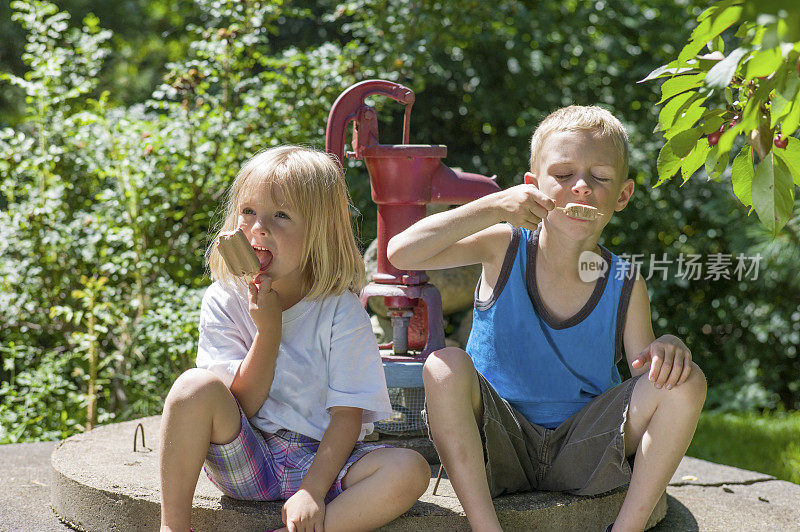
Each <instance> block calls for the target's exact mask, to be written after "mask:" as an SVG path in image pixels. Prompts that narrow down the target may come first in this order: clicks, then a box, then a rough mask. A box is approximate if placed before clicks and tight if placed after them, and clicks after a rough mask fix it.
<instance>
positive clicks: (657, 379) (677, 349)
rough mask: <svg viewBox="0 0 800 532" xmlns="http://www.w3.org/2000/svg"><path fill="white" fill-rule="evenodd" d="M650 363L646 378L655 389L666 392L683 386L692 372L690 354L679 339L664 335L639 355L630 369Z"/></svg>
mask: <svg viewBox="0 0 800 532" xmlns="http://www.w3.org/2000/svg"><path fill="white" fill-rule="evenodd" d="M648 362H650V372H649V374H648V378H649V379H650V382H652V383H653V384H654V386H655V387H656V388H661V387H662V386H665V385H666V388H667V390H671V389H672V388H674V387H675V386H678V385H680V384H683V383H684V382H685V381H686V379H688V378H689V374H690V373H691V372H692V352H691V351H689V348H688V347H686V344H684V343H683V342H682V341H681V340H680V338H677V337H676V336H672V335H671V334H666V335H664V336H662V337H661V338H658V339H656V340H655V341H654V342H653V343H652V344H650V345H648V346H647V347H646V348H645V349H644V351H642V352H641V353H639V356H637V357H636V358H635V359H634V360H633V362H631V367H633V368H634V369H639V368H641V367H643V366H645V365H646V364H647V363H648Z"/></svg>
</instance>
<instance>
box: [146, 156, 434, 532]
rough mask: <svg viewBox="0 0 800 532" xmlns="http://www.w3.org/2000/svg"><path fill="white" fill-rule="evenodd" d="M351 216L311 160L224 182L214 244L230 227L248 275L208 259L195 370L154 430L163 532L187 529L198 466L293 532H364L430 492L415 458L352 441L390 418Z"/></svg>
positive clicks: (251, 165)
mask: <svg viewBox="0 0 800 532" xmlns="http://www.w3.org/2000/svg"><path fill="white" fill-rule="evenodd" d="M349 206H350V203H349V197H348V194H347V188H346V185H345V182H344V176H343V174H342V170H341V169H340V167H339V166H338V165H337V164H336V162H335V161H334V160H332V159H331V158H330V157H329V156H328V155H326V154H325V153H322V152H318V151H315V150H312V149H307V148H301V147H295V146H286V147H280V148H273V149H270V150H267V151H264V152H262V153H260V154H258V155H256V156H255V157H253V158H252V159H250V160H249V161H248V162H247V163H246V164H245V165H244V167H243V168H242V169H241V171H240V172H239V174H238V175H237V176H236V179H235V181H234V182H233V185H232V186H231V188H230V190H229V193H228V199H227V208H226V215H225V219H224V222H223V225H222V228H221V231H229V230H234V229H236V228H237V227H238V228H241V229H242V230H243V231H244V234H245V236H246V237H247V238H248V240H249V241H250V243H251V245H252V246H253V249H254V250H255V251H256V254H257V255H258V258H259V262H260V263H261V270H260V272H259V274H258V275H256V277H255V279H252V280H250V281H249V282H247V283H245V281H240V280H237V279H235V278H234V277H233V275H232V274H231V272H230V271H228V270H227V267H226V266H225V264H224V261H223V259H222V257H221V256H220V254H219V252H218V251H217V249H216V245H215V244H212V245H211V246H210V247H209V251H208V253H207V259H208V263H209V267H210V270H211V277H212V279H213V280H214V281H215V282H214V283H213V284H212V285H211V286H210V287H209V288H208V290H207V291H206V293H205V296H204V297H203V303H202V307H201V311H200V342H199V349H198V354H197V366H198V368H196V369H190V370H188V371H186V372H185V373H183V374H182V375H181V376H180V377H178V379H177V380H176V381H175V384H174V385H173V386H172V389H171V390H170V392H169V395H168V396H167V399H166V402H165V405H164V414H163V418H162V422H161V441H160V457H159V459H160V470H161V530H162V531H164V530H174V531H177V530H180V531H186V530H189V525H190V523H189V514H190V511H191V508H192V499H193V496H194V489H195V486H196V483H197V479H198V474H199V472H200V469H201V467H203V466H204V469H205V471H206V474H207V475H208V477H209V478H210V479H211V481H212V482H213V483H214V484H215V485H216V486H217V487H219V489H220V490H221V491H222V492H223V493H225V494H226V495H228V496H230V497H234V498H237V499H246V500H264V501H269V500H277V499H288V500H287V501H286V503H285V504H284V505H283V513H282V518H283V522H284V523H285V524H286V528H285V529H281V530H287V529H288V530H291V531H294V530H297V531H319V530H323V527H324V529H325V530H326V531H327V532H332V531H335V530H369V529H373V528H377V527H379V526H382V525H384V524H386V523H388V522H389V521H391V520H392V519H394V518H395V517H397V516H399V515H401V514H402V513H404V512H405V511H406V510H407V509H408V508H410V507H411V505H412V504H414V502H415V501H416V500H417V499H418V498H419V496H420V495H422V493H423V492H424V491H425V489H426V488H427V486H428V482H429V480H430V469H429V466H428V463H427V462H426V461H425V459H424V458H423V457H422V456H421V455H420V454H419V453H417V452H415V451H412V450H408V449H395V448H389V447H387V446H385V445H369V444H364V443H362V442H360V441H359V440H361V439H363V437H364V435H365V434H367V433H369V432H371V431H372V427H373V426H372V423H373V422H374V421H379V420H381V419H384V418H386V417H388V416H389V415H390V414H391V406H390V404H389V396H388V393H387V390H386V381H385V377H384V374H383V368H382V367H381V361H380V357H379V356H378V348H377V343H376V340H375V337H374V336H373V334H372V327H371V326H370V322H369V319H368V316H367V314H366V312H365V311H364V309H363V308H362V307H361V304H360V303H359V300H358V298H357V297H356V295H355V292H356V291H358V290H359V289H360V288H361V286H362V284H363V282H364V262H363V260H362V258H361V255H360V254H359V252H358V249H357V247H356V244H355V239H354V237H353V232H352V228H351V226H350V219H349ZM215 242H216V239H215Z"/></svg>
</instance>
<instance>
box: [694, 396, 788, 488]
mask: <svg viewBox="0 0 800 532" xmlns="http://www.w3.org/2000/svg"><path fill="white" fill-rule="evenodd" d="M686 454H687V455H689V456H693V457H695V458H701V459H703V460H709V461H711V462H717V463H721V464H728V465H732V466H736V467H740V468H742V469H748V470H751V471H759V472H761V473H766V474H768V475H773V476H775V477H776V478H778V479H780V480H787V481H789V482H794V483H795V484H800V413H798V412H790V413H787V412H776V413H766V412H765V413H752V412H751V413H722V412H705V413H703V414H702V415H701V416H700V422H699V423H698V424H697V431H696V432H695V434H694V438H693V439H692V443H691V445H690V446H689V450H688V451H687V452H686Z"/></svg>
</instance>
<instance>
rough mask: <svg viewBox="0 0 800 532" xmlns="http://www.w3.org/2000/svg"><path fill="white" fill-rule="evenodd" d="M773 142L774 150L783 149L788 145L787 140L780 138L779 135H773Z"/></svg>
mask: <svg viewBox="0 0 800 532" xmlns="http://www.w3.org/2000/svg"><path fill="white" fill-rule="evenodd" d="M774 141H775V147H776V148H780V149H784V148H785V147H786V146H788V145H789V139H788V138H782V137H781V136H780V135H775V139H774Z"/></svg>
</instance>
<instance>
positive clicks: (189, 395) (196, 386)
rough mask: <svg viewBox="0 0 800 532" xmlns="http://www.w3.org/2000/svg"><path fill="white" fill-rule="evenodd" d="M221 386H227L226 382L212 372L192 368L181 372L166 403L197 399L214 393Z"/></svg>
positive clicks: (180, 402) (179, 402)
mask: <svg viewBox="0 0 800 532" xmlns="http://www.w3.org/2000/svg"><path fill="white" fill-rule="evenodd" d="M220 387H222V388H226V386H225V383H223V382H222V380H221V379H220V378H219V377H217V376H216V375H214V374H213V373H212V372H210V371H208V370H207V369H201V368H191V369H188V370H186V371H184V372H183V373H181V374H180V376H179V377H178V378H177V379H176V380H175V382H174V383H173V384H172V388H170V390H169V394H168V395H167V400H166V403H168V404H172V405H174V404H182V403H186V402H189V401H193V400H197V399H199V398H203V397H205V396H207V395H208V394H209V393H214V392H215V391H216V389H217V388H220Z"/></svg>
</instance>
